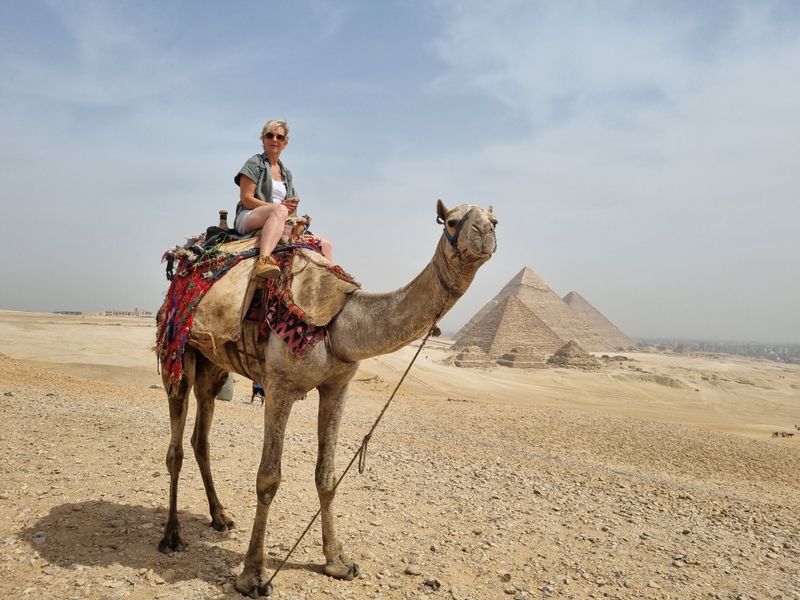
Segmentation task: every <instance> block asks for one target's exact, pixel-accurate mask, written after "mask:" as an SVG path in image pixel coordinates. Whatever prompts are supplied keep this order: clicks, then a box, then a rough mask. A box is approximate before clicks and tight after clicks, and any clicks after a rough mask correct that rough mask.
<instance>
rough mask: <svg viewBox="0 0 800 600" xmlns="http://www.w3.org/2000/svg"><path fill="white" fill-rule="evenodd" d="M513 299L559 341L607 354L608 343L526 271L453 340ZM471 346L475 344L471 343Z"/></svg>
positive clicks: (507, 286) (493, 299) (535, 276)
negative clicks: (573, 341)
mask: <svg viewBox="0 0 800 600" xmlns="http://www.w3.org/2000/svg"><path fill="white" fill-rule="evenodd" d="M509 296H513V297H515V298H517V299H518V300H520V301H521V302H522V303H523V304H524V305H525V306H526V307H527V308H529V309H530V310H531V311H532V312H533V313H534V314H535V316H536V317H538V318H539V319H540V320H541V321H542V322H544V324H545V325H546V326H547V327H548V328H549V329H550V330H552V332H553V333H555V334H556V335H557V336H558V337H559V338H561V339H562V340H576V341H577V342H578V343H579V344H580V345H581V346H583V347H584V348H588V349H589V350H598V351H599V350H611V349H613V348H614V346H612V345H611V344H610V343H609V342H608V341H606V340H605V339H603V338H602V337H600V336H599V335H597V334H596V333H595V332H594V331H592V329H591V328H590V327H589V325H588V324H587V323H586V322H585V321H584V320H583V319H582V318H581V317H580V316H579V315H578V314H577V313H576V312H575V311H574V310H572V309H571V308H570V307H569V306H568V305H567V303H566V302H564V301H563V300H562V299H561V298H559V297H558V294H556V293H555V292H554V291H553V290H552V289H550V286H549V285H547V283H545V281H544V279H542V278H541V277H539V276H538V275H537V274H536V273H535V272H534V271H533V269H531V268H530V267H525V268H523V269H522V270H521V271H520V272H519V273H517V275H516V276H515V277H514V278H513V279H511V281H509V282H508V283H507V284H506V285H505V286H504V287H503V289H502V290H500V293H499V294H497V295H496V296H495V297H494V298H492V299H491V300H490V301H489V302H487V303H486V304H485V305H484V306H483V308H481V309H480V310H479V311H478V312H477V313H475V316H474V317H472V319H470V321H469V322H468V323H467V324H466V325H464V327H462V328H461V330H460V331H459V332H458V333H456V336H455V337H456V339H457V340H459V339H461V337H463V336H466V335H468V334H469V333H470V330H471V329H472V328H473V327H474V326H475V325H476V324H477V323H479V322H481V321H482V320H483V318H484V317H485V316H486V315H487V314H488V313H489V312H490V311H492V310H493V309H494V308H495V307H496V306H497V305H498V304H499V303H500V302H502V301H503V300H504V299H505V298H507V297H509ZM472 343H473V344H474V345H478V344H475V342H472Z"/></svg>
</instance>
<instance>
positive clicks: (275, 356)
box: [158, 200, 497, 597]
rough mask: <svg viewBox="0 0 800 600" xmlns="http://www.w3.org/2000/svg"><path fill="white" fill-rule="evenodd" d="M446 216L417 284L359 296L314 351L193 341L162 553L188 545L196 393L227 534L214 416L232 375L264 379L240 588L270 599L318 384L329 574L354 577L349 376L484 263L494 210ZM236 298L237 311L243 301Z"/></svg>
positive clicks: (172, 398) (275, 344) (207, 470)
mask: <svg viewBox="0 0 800 600" xmlns="http://www.w3.org/2000/svg"><path fill="white" fill-rule="evenodd" d="M436 210H437V222H439V223H442V224H443V225H444V232H443V234H442V236H441V238H440V240H439V243H438V245H437V247H436V251H435V253H434V255H433V258H432V259H431V261H430V263H429V264H428V265H427V266H426V267H425V268H424V269H423V270H422V272H421V273H420V274H419V275H417V277H415V278H414V279H413V280H412V281H411V282H410V283H409V284H407V285H406V286H404V287H402V288H400V289H398V290H395V291H393V292H386V293H369V292H364V291H361V290H356V291H355V292H353V293H352V294H351V295H350V297H349V299H348V300H347V302H346V303H345V305H344V307H343V308H342V310H341V312H340V313H339V314H338V315H337V316H336V317H335V319H334V320H333V321H332V322H331V323H329V324H328V327H327V331H328V334H327V339H326V340H325V343H319V344H317V345H315V346H313V347H312V348H309V349H308V350H306V352H304V353H303V354H302V356H301V357H297V356H295V355H294V354H293V353H291V352H290V351H289V350H288V348H287V346H286V344H284V343H283V342H282V341H281V340H280V339H279V338H278V337H277V336H275V335H270V336H269V337H268V338H267V342H266V344H265V345H264V348H263V355H262V354H261V350H259V353H258V356H257V357H256V361H255V362H257V363H258V364H254V360H253V350H252V347H251V348H249V350H248V349H247V348H242V346H241V345H236V344H233V343H231V342H228V343H225V344H224V345H222V347H215V348H213V349H209V348H207V347H203V348H202V349H201V348H200V347H199V346H198V345H197V344H195V343H193V342H192V341H190V342H189V345H188V346H187V348H186V351H185V354H184V356H183V375H182V378H181V380H180V382H179V384H178V385H175V386H169V385H167V375H166V374H164V375H163V377H164V384H165V385H164V387H165V389H167V390H171V391H168V399H169V411H170V429H171V436H170V443H169V448H168V451H167V459H166V463H167V469H168V471H169V474H170V486H169V514H168V518H167V523H166V526H165V528H164V537H163V538H162V539H161V541H160V543H159V546H158V547H159V550H161V551H162V552H171V551H182V550H184V549H185V544H184V541H183V539H182V538H181V528H180V523H179V521H178V513H177V511H178V509H177V495H178V477H179V474H180V470H181V466H182V463H183V430H184V426H185V423H186V415H187V411H188V405H189V393H190V390H192V389H194V394H195V398H196V400H197V415H196V420H195V427H194V431H193V432H192V436H191V444H192V448H193V449H194V455H195V459H196V460H197V463H198V466H199V468H200V473H201V475H202V479H203V484H204V486H205V491H206V496H207V497H208V506H209V512H210V514H211V526H212V527H213V528H214V529H216V530H218V531H226V530H228V529H231V528H233V527H234V522H233V520H232V519H231V517H230V516H229V515H228V513H227V512H226V510H225V508H224V506H223V505H222V503H221V502H220V500H219V498H218V497H217V492H216V490H215V488H214V483H213V479H212V476H211V466H210V446H209V441H208V435H209V431H210V429H211V422H212V418H213V414H214V398H215V397H216V395H217V393H218V391H219V390H220V388H221V387H222V385H223V383H224V382H225V379H226V377H227V375H228V373H229V372H230V371H234V372H237V373H239V374H241V375H244V376H245V377H249V378H251V379H253V380H255V381H260V382H262V383H263V385H264V390H265V392H266V394H265V402H264V441H263V450H262V454H261V461H260V464H259V467H258V472H257V476H256V496H257V500H258V504H257V508H256V515H255V520H254V523H253V529H252V533H251V536H250V544H249V546H248V549H247V554H246V556H245V560H244V568H243V570H242V573H241V574H240V575H239V576H238V577H237V579H236V589H237V590H239V592H241V593H242V594H245V595H248V596H251V597H257V596H259V595H262V596H263V595H269V594H270V593H271V591H272V590H271V587H272V586H271V584H269V577H268V574H267V570H266V568H265V562H264V535H265V529H266V524H267V515H268V513H269V509H270V504H271V502H272V500H273V498H274V497H275V494H276V492H277V491H278V486H279V485H280V481H281V454H282V451H283V440H284V434H285V430H286V424H287V421H288V419H289V413H290V411H291V409H292V405H293V403H294V402H295V400H297V399H299V398H301V397H303V396H304V395H305V394H306V393H307V392H309V391H311V390H313V389H315V388H316V390H317V391H318V393H319V409H318V424H317V432H318V454H317V464H316V471H315V482H316V487H317V495H318V497H319V503H320V511H321V512H320V515H321V522H322V552H323V554H324V556H325V565H324V567H323V572H324V573H325V574H326V575H329V576H331V577H334V578H337V579H344V580H351V579H353V578H354V577H355V576H357V575H358V573H359V568H358V565H357V564H356V563H355V562H353V560H351V559H350V558H349V557H348V555H347V554H346V553H345V551H344V546H343V544H342V543H341V541H340V540H339V537H338V535H337V533H336V522H335V511H334V510H333V502H334V495H335V494H334V485H335V483H336V472H335V453H336V441H337V436H338V430H339V424H340V421H341V418H342V414H343V411H344V405H345V399H346V396H347V390H348V386H349V383H350V380H351V379H352V378H353V376H354V375H355V373H356V371H357V369H358V366H359V362H360V361H361V360H363V359H365V358H369V357H372V356H378V355H381V354H387V353H390V352H394V351H395V350H398V349H399V348H402V347H403V346H405V345H407V344H408V343H409V342H411V341H413V340H415V339H418V338H420V337H422V336H423V335H424V334H425V333H426V332H428V331H429V330H430V329H431V328H432V327H433V325H434V322H435V320H437V319H438V318H440V317H441V316H442V315H444V314H445V313H446V312H447V311H448V310H449V309H450V308H451V307H452V306H453V305H454V304H455V303H456V301H457V300H458V298H460V297H461V296H462V295H463V294H464V292H465V291H466V290H467V288H468V287H469V285H470V284H471V282H472V280H473V278H474V276H475V273H476V272H477V270H478V268H479V267H480V266H481V265H483V264H484V263H485V262H486V261H487V260H489V258H490V257H491V256H492V254H493V253H494V251H495V248H496V239H495V226H496V224H497V220H496V219H495V217H494V215H493V213H492V209H491V207H490V208H489V210H488V211H487V210H484V209H482V208H481V207H479V206H475V205H469V204H462V205H460V206H457V207H455V208H453V209H447V208H446V206H445V205H444V203H443V202H442V201H441V200H439V201H438V203H437V207H436ZM241 301H242V299H241V298H231V310H234V308H235V307H236V306H239V305H240V304H241Z"/></svg>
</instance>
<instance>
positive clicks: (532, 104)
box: [0, 0, 800, 343]
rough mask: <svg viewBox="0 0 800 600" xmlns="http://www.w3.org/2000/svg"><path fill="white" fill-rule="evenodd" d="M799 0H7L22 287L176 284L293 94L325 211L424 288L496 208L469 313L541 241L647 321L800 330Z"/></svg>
mask: <svg viewBox="0 0 800 600" xmlns="http://www.w3.org/2000/svg"><path fill="white" fill-rule="evenodd" d="M798 73H800V5H798V4H797V3H796V2H794V1H792V0H788V1H786V2H770V1H753V2H736V1H723V0H718V1H709V2H693V1H692V2H690V1H673V2H649V1H648V2H644V1H641V2H638V1H604V2H600V1H594V2H593V1H585V2H580V1H564V2H537V1H534V0H493V1H492V2H485V1H481V2H477V1H472V0H404V1H399V0H397V1H395V0H382V1H380V2H377V1H374V0H352V1H351V0H330V1H329V0H295V1H293V2H277V1H274V2H273V1H265V0H261V1H242V0H238V1H237V0H234V1H229V2H224V3H223V2H195V1H189V0H177V1H170V0H161V1H159V2H133V1H125V0H119V1H113V2H112V1H89V0H87V1H78V0H74V1H68V0H67V1H53V2H43V1H40V0H24V1H23V0H11V1H9V2H3V3H2V4H0V218H2V222H3V228H2V231H3V237H4V238H5V239H6V242H7V243H6V257H5V258H4V259H3V260H1V261H0V282H2V283H0V309H10V310H31V311H51V310H82V311H95V310H102V309H110V308H116V309H123V310H131V309H133V308H134V307H141V308H146V309H151V310H155V309H156V308H157V307H158V306H159V304H160V303H161V300H162V298H163V295H164V293H165V291H166V288H167V281H166V279H165V277H164V271H163V265H161V264H160V258H161V255H162V253H163V252H164V251H165V250H166V249H167V248H169V247H172V246H174V245H176V244H180V243H183V241H184V240H185V239H186V238H187V237H189V236H191V235H194V234H197V233H199V232H201V231H204V230H205V228H206V227H207V226H209V225H212V224H215V223H216V220H217V211H218V210H219V209H221V208H226V209H228V210H229V211H231V213H232V212H233V209H234V207H235V205H236V202H237V199H238V188H237V187H236V186H235V185H234V183H233V176H234V175H235V174H236V172H237V171H238V170H239V168H240V167H241V166H242V164H243V163H244V162H245V160H246V159H247V158H248V157H250V156H251V155H252V154H254V153H256V152H258V151H260V143H259V139H258V138H259V134H260V131H261V126H262V125H263V123H264V122H265V121H266V120H268V119H273V118H280V119H286V120H288V122H289V127H290V143H289V145H288V146H287V148H286V150H285V151H284V153H283V155H282V159H283V161H284V163H285V164H286V165H287V166H288V167H289V168H290V169H291V170H292V173H293V175H294V182H295V186H296V188H297V192H298V195H299V197H300V199H301V200H300V212H301V213H308V214H310V215H311V217H312V220H313V226H312V229H314V230H315V231H316V232H317V233H319V234H321V235H324V236H325V237H327V238H329V239H331V240H332V242H333V244H334V256H335V259H336V262H338V263H339V264H340V265H341V266H342V267H343V268H345V270H347V271H348V272H350V273H352V274H353V275H354V276H355V277H356V278H357V279H358V280H359V281H360V282H361V283H362V286H363V288H364V289H365V290H369V291H376V292H379V291H389V290H393V289H396V288H399V287H401V286H402V285H404V284H405V283H407V282H408V281H410V280H411V279H412V278H413V277H414V276H415V275H416V274H417V273H419V272H420V271H421V270H422V269H423V268H424V266H425V265H426V264H427V263H428V261H429V259H430V257H431V256H432V254H433V251H434V249H435V246H436V243H437V241H438V239H439V237H440V235H441V227H440V226H439V225H437V224H436V222H435V216H436V212H435V208H436V200H437V198H442V199H443V200H444V202H445V204H447V205H448V206H455V205H457V204H461V203H471V204H479V205H481V206H484V207H487V206H488V205H492V206H493V207H494V210H495V213H496V216H497V217H498V219H499V221H500V222H499V225H498V229H497V237H498V250H497V252H496V254H495V255H494V257H493V258H492V259H491V260H490V261H489V262H488V263H487V264H486V265H485V266H484V267H483V268H482V269H481V270H480V271H479V272H478V274H477V276H476V278H475V281H474V282H473V284H472V287H471V288H470V289H469V291H468V292H467V294H466V295H465V296H464V297H463V298H462V299H461V300H460V301H459V303H458V304H457V305H456V306H455V307H454V308H453V310H452V311H451V312H450V313H449V314H448V315H447V316H446V317H445V318H444V319H443V321H442V323H441V325H442V328H443V329H444V330H445V331H455V330H457V329H458V328H459V327H460V326H461V325H462V324H463V323H465V322H466V321H467V320H469V318H470V317H471V316H472V315H473V314H474V313H475V312H477V311H478V310H479V309H480V307H481V306H483V304H485V303H486V302H487V301H489V300H490V299H491V298H492V297H494V295H495V294H497V293H498V292H499V291H500V289H501V288H502V287H503V285H504V284H505V283H506V282H507V281H509V280H510V279H511V278H513V277H514V276H515V275H516V274H517V273H518V272H519V271H520V270H522V268H523V267H526V266H527V267H530V268H531V269H533V270H534V271H535V272H536V273H538V274H539V275H540V276H541V277H542V278H543V279H544V280H545V281H547V282H548V284H549V285H550V286H551V287H552V288H553V290H554V291H555V292H556V293H558V294H559V295H560V296H564V295H565V294H567V292H569V291H572V290H574V291H577V292H578V293H580V294H581V295H582V296H583V297H584V298H586V299H587V300H588V301H589V302H590V303H592V304H593V305H594V306H595V307H596V308H598V309H599V310H600V311H601V312H602V313H603V314H605V315H606V316H607V317H608V318H609V319H610V320H611V321H613V322H614V323H615V324H616V325H617V326H618V327H620V328H621V329H622V330H623V331H624V332H625V333H626V334H628V335H629V336H632V337H638V338H646V337H667V338H676V339H715V340H731V341H747V340H751V341H763V342H790V343H800V276H798V273H800V76H798Z"/></svg>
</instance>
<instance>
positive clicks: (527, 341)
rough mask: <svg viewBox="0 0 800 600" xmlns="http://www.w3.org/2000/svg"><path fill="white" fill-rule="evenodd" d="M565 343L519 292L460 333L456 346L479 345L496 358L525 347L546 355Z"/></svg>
mask: <svg viewBox="0 0 800 600" xmlns="http://www.w3.org/2000/svg"><path fill="white" fill-rule="evenodd" d="M563 344H564V340H562V339H561V338H560V337H558V336H557V335H556V334H555V333H553V331H552V330H551V329H550V328H549V327H548V326H547V325H545V324H544V322H542V320H541V319H540V318H539V317H537V316H536V315H535V314H534V313H533V311H532V310H531V309H529V308H528V307H527V306H525V304H523V303H522V301H521V300H519V298H517V297H516V296H512V295H509V296H506V297H505V298H503V299H502V300H500V301H499V302H498V303H497V304H495V305H494V306H493V307H492V308H491V310H490V311H489V312H488V313H486V314H484V316H483V318H481V319H480V320H479V321H478V322H477V323H474V325H473V327H471V328H470V330H469V331H468V332H467V333H466V334H464V335H462V336H461V337H459V338H458V339H457V340H456V342H455V343H454V344H453V349H454V350H457V349H460V348H468V347H470V346H478V347H479V348H480V349H481V350H483V351H484V352H485V353H486V354H488V355H489V356H490V357H492V358H496V357H498V356H502V355H503V354H505V353H507V352H510V351H511V350H514V349H516V348H519V347H522V348H524V349H525V350H526V351H527V352H529V353H533V354H537V355H540V356H542V357H544V356H545V355H547V354H552V353H553V352H555V351H556V350H557V349H558V348H560V347H561V346H562V345H563Z"/></svg>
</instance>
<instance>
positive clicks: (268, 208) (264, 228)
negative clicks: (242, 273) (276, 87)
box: [233, 120, 332, 279]
mask: <svg viewBox="0 0 800 600" xmlns="http://www.w3.org/2000/svg"><path fill="white" fill-rule="evenodd" d="M261 143H262V145H263V147H264V152H263V153H262V154H254V155H253V156H251V157H250V158H249V159H248V160H247V162H246V163H244V166H243V167H242V168H241V169H240V170H239V172H238V173H237V174H236V176H235V177H234V178H233V180H234V182H236V185H238V186H239V203H238V204H237V205H236V220H235V221H234V227H235V228H236V231H237V232H239V233H241V234H245V233H250V232H251V231H256V230H258V229H260V230H261V249H260V256H259V258H258V260H257V261H256V265H255V268H254V269H253V277H255V278H258V279H272V278H275V277H278V276H279V275H280V268H279V267H278V265H277V263H276V262H275V260H274V259H273V258H272V251H273V250H274V249H275V246H277V244H278V241H279V240H280V239H281V236H282V235H284V227H285V225H286V219H287V218H288V217H289V216H290V215H293V214H296V212H297V203H298V202H299V199H298V198H297V195H296V192H295V190H294V186H293V185H292V173H291V171H289V169H287V168H286V167H285V166H284V165H283V163H282V162H281V160H280V155H281V152H283V150H284V149H285V148H286V145H287V144H288V143H289V126H288V125H287V124H286V121H279V120H272V121H267V123H266V125H264V127H263V129H262V130H261ZM320 241H321V245H322V254H323V255H324V256H325V257H326V258H327V259H328V260H332V249H331V245H330V243H329V242H328V241H327V240H323V239H321V240H320Z"/></svg>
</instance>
